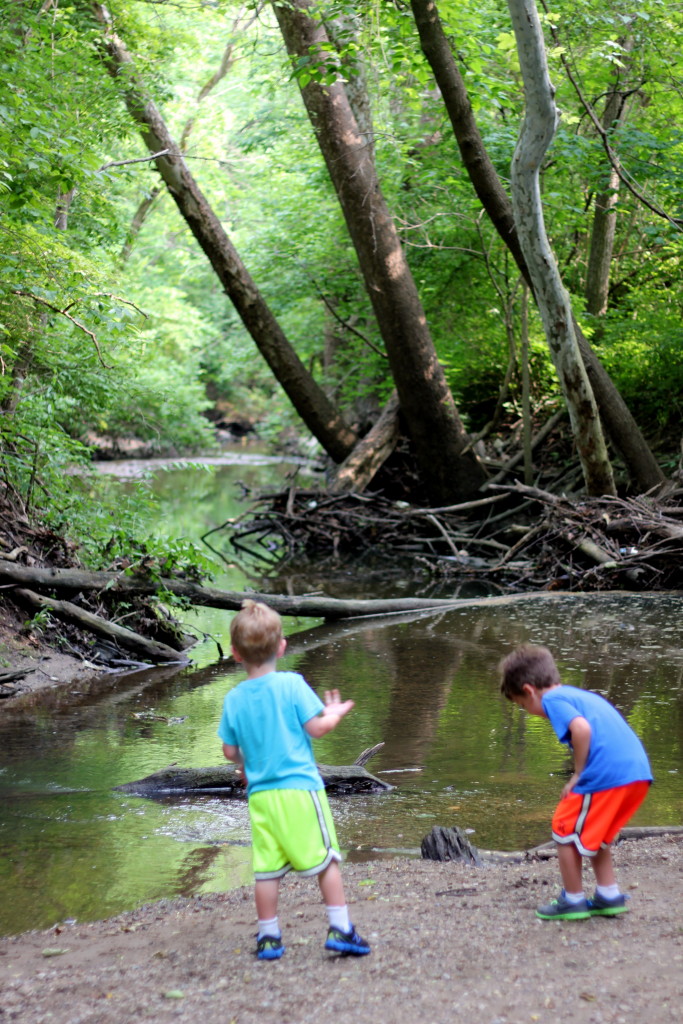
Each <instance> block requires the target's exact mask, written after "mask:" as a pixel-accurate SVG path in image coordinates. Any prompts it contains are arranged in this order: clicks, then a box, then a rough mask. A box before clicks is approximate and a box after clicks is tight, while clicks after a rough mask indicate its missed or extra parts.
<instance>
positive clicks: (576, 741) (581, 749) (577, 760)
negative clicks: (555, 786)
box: [562, 715, 591, 797]
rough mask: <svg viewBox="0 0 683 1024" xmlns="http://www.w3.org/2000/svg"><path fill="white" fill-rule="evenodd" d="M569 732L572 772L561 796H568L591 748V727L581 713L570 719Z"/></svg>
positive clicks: (579, 775)
mask: <svg viewBox="0 0 683 1024" xmlns="http://www.w3.org/2000/svg"><path fill="white" fill-rule="evenodd" d="M569 734H570V736H571V738H572V749H573V751H574V773H573V775H572V777H571V778H570V779H569V781H568V782H567V784H566V785H565V786H564V787H563V789H562V796H563V797H565V796H569V794H570V793H571V791H572V790H573V788H574V786H575V785H576V783H577V782H578V781H579V778H580V777H581V773H582V771H583V769H584V768H585V767H586V761H587V760H588V754H589V751H590V748H591V727H590V725H589V724H588V722H587V721H586V719H585V718H583V717H582V716H581V715H577V717H576V718H574V719H572V721H571V723H570V725H569Z"/></svg>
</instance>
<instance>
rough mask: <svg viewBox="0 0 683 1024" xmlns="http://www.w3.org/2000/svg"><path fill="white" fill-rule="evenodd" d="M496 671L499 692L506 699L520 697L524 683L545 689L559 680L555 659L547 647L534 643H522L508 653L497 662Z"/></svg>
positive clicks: (556, 683)
mask: <svg viewBox="0 0 683 1024" xmlns="http://www.w3.org/2000/svg"><path fill="white" fill-rule="evenodd" d="M498 671H499V672H500V692H501V693H502V694H503V695H504V696H505V697H507V698H508V700H512V698H513V697H520V696H521V695H522V694H523V693H524V686H525V684H526V683H529V684H530V685H531V686H533V687H534V688H535V689H536V690H547V689H548V688H549V687H551V686H557V685H558V683H560V682H561V680H560V673H559V672H558V670H557V665H556V664H555V659H554V658H553V656H552V654H551V653H550V651H549V650H548V648H547V647H536V646H535V645H534V644H522V646H521V647H518V648H517V649H516V650H514V651H513V652H512V654H508V656H507V657H506V658H503V660H502V661H501V663H500V664H499V666H498Z"/></svg>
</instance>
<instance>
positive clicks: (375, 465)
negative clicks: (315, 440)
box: [327, 392, 399, 494]
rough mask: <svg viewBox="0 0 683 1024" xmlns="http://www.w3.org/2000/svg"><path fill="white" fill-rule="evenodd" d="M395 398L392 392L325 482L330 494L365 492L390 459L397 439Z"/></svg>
mask: <svg viewBox="0 0 683 1024" xmlns="http://www.w3.org/2000/svg"><path fill="white" fill-rule="evenodd" d="M398 410H399V407H398V395H397V394H396V392H394V393H393V395H392V396H391V398H390V399H389V401H388V402H387V404H386V405H385V406H384V409H383V410H382V415H381V416H380V418H379V419H378V420H377V422H376V423H375V425H374V427H373V428H372V430H371V431H370V432H369V433H367V434H366V435H365V437H364V438H363V439H362V440H360V441H359V442H358V444H357V445H356V447H355V448H354V449H353V451H352V452H351V454H350V455H349V457H348V458H347V459H345V460H344V461H343V462H342V464H341V466H338V467H337V470H336V472H335V474H334V476H333V477H332V479H331V480H330V481H329V483H328V488H327V489H328V491H329V492H330V494H346V493H347V492H349V491H358V492H361V491H364V490H365V488H366V487H368V485H369V484H370V482H371V480H372V478H373V477H374V475H375V473H377V471H378V470H379V469H380V467H381V466H382V465H383V463H384V462H385V461H386V459H388V458H389V456H390V455H391V453H392V452H393V450H394V448H395V447H396V443H397V441H398V436H399V421H398Z"/></svg>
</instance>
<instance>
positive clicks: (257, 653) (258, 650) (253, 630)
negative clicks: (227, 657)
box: [230, 598, 282, 665]
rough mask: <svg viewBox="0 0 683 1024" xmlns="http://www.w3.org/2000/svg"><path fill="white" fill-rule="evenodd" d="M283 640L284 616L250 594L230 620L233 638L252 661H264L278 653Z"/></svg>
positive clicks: (248, 659) (231, 637)
mask: <svg viewBox="0 0 683 1024" xmlns="http://www.w3.org/2000/svg"><path fill="white" fill-rule="evenodd" d="M280 640H282V619H281V618H280V616H279V615H278V613H277V612H276V611H274V610H273V609H272V608H269V607H268V605H267V604H262V603H261V602H260V601H252V600H251V599H250V598H247V600H246V601H244V602H243V603H242V610H241V611H239V612H238V613H237V615H236V616H235V617H234V619H233V620H232V622H231V623H230V641H231V643H232V646H233V647H234V648H235V650H236V651H237V653H238V654H239V655H240V657H241V658H242V659H243V660H244V661H245V662H246V663H247V664H248V665H263V664H264V662H266V661H270V660H271V658H274V657H275V655H276V654H277V649H278V647H279V645H280Z"/></svg>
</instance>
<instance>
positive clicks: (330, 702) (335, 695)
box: [323, 690, 354, 718]
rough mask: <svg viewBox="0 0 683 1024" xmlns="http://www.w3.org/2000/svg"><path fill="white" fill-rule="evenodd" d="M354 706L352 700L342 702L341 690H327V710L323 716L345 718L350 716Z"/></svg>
mask: <svg viewBox="0 0 683 1024" xmlns="http://www.w3.org/2000/svg"><path fill="white" fill-rule="evenodd" d="M353 706H354V702H353V701H352V700H344V701H343V700H342V699H341V695H340V693H339V690H325V710H324V711H323V715H337V717H338V718H343V717H344V715H348V713H349V711H350V710H351V708H352V707H353Z"/></svg>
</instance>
